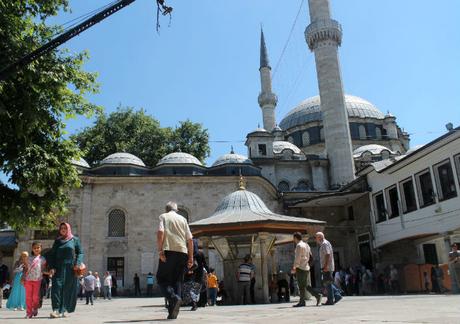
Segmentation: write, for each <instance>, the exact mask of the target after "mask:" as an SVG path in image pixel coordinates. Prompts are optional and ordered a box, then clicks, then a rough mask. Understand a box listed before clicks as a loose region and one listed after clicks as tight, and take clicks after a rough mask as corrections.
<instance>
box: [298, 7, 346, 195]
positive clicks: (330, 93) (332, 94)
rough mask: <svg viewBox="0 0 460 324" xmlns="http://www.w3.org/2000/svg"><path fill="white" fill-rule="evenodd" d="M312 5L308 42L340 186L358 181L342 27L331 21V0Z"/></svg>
mask: <svg viewBox="0 0 460 324" xmlns="http://www.w3.org/2000/svg"><path fill="white" fill-rule="evenodd" d="M308 4H309V7H310V20H311V23H310V25H309V26H308V27H307V29H306V30H305V39H306V41H307V44H308V47H309V48H310V50H311V51H313V52H314V53H315V61H316V73H317V75H318V87H319V95H320V98H321V112H322V116H323V126H324V138H325V141H326V152H327V156H328V159H329V163H330V184H331V186H332V187H336V186H340V185H343V184H345V183H348V182H350V181H352V180H353V179H354V178H355V175H354V172H355V171H354V161H353V154H352V145H351V136H350V128H349V124H348V114H347V111H346V107H345V98H344V92H343V85H342V76H341V72H340V63H339V56H338V47H339V46H340V44H341V42H342V27H341V26H340V24H339V23H338V22H337V21H335V20H333V19H331V12H330V7H329V0H309V1H308Z"/></svg>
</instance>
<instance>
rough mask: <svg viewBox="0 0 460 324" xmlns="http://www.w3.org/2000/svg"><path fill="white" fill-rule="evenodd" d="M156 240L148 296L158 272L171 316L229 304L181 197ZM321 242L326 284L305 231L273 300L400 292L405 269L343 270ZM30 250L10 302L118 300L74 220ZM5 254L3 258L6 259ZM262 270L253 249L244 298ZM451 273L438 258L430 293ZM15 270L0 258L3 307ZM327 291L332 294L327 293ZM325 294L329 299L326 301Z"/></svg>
mask: <svg viewBox="0 0 460 324" xmlns="http://www.w3.org/2000/svg"><path fill="white" fill-rule="evenodd" d="M159 219H160V222H159V227H158V231H157V246H158V254H159V265H158V270H157V273H156V278H155V276H154V275H153V274H152V273H149V274H148V275H147V289H146V295H147V296H152V295H153V288H154V284H155V279H156V280H157V283H158V286H159V288H160V291H161V293H162V294H163V296H164V297H165V306H166V308H167V309H168V319H175V318H177V316H178V313H179V310H180V307H181V306H183V305H188V306H191V310H192V311H196V310H197V309H198V307H205V306H208V305H209V306H214V305H216V304H219V302H220V303H222V304H225V303H226V300H227V298H229V294H228V293H227V291H226V289H225V286H224V282H223V281H219V280H218V278H217V275H216V272H215V269H213V268H210V267H208V265H207V264H206V258H205V256H204V254H203V252H202V251H201V250H200V249H199V247H198V241H197V240H196V239H193V238H192V234H191V232H190V229H189V226H188V224H187V221H186V219H185V218H184V217H182V216H180V215H179V214H178V213H177V204H176V203H174V202H169V203H168V204H167V205H166V212H165V213H164V214H162V215H160V217H159ZM315 239H316V242H317V245H318V247H319V250H318V251H319V260H318V261H319V264H320V267H321V269H320V270H321V286H322V289H320V290H316V289H314V288H313V287H312V285H311V277H310V271H311V270H312V267H313V264H314V262H313V256H312V252H311V248H310V246H309V245H308V243H307V242H305V241H304V240H303V239H302V234H301V233H299V232H297V233H294V234H293V242H294V244H295V250H294V254H295V257H294V261H293V265H292V268H291V270H290V273H283V272H280V273H278V274H277V275H273V276H272V278H271V281H270V284H269V293H270V299H271V301H272V302H274V301H275V300H276V301H278V302H280V301H283V300H284V301H289V297H290V295H292V294H296V295H297V294H298V295H299V296H300V298H299V302H298V303H296V304H294V305H293V307H303V306H305V305H306V301H307V300H308V299H310V296H313V297H314V298H315V300H316V305H317V306H319V305H321V304H322V305H335V304H336V303H338V302H339V301H340V300H341V299H342V296H343V295H348V296H351V295H371V294H377V293H378V294H385V293H391V294H398V293H400V292H401V288H400V274H399V271H398V269H397V268H396V267H395V266H393V265H390V266H389V267H388V268H385V269H383V270H380V271H377V270H371V269H369V268H366V267H365V266H362V265H360V266H355V267H348V268H347V269H336V267H335V264H334V254H333V247H332V245H331V243H330V242H329V241H328V240H326V238H325V235H324V233H322V232H318V233H316V235H315ZM31 250H32V251H31V253H30V254H29V253H28V252H27V251H23V252H22V253H21V255H20V257H19V259H18V260H17V261H16V263H15V264H14V269H13V274H14V278H13V279H12V281H11V289H10V293H9V298H8V302H7V304H6V306H7V308H9V309H12V310H22V311H24V310H25V311H26V318H33V317H35V316H37V314H38V310H39V309H40V308H41V306H42V301H43V298H50V297H51V305H52V312H51V314H50V317H51V318H59V317H65V316H66V314H68V313H72V312H74V311H75V307H76V303H77V298H78V297H80V299H81V300H83V298H85V299H86V305H94V300H96V299H97V298H101V297H103V298H104V299H109V300H110V299H112V295H115V294H116V288H117V287H116V285H117V280H116V278H114V277H113V275H112V274H111V273H110V272H108V271H107V272H105V274H104V275H103V277H102V278H101V277H99V274H98V273H97V272H94V274H93V272H92V271H88V272H87V273H86V266H85V265H84V264H83V251H82V248H81V244H80V240H79V239H78V238H77V237H75V236H73V234H72V230H71V227H70V225H69V224H68V223H61V224H60V225H59V236H58V238H57V239H56V240H55V241H54V244H53V246H52V248H51V249H50V250H49V251H48V252H46V253H44V255H42V245H41V244H40V242H34V243H33V244H32V249H31ZM0 261H1V260H0ZM449 262H450V263H451V265H452V268H453V269H454V271H455V274H456V275H457V277H456V278H457V280H458V279H459V278H460V252H459V251H458V247H457V245H456V244H453V245H452V251H451V252H450V253H449ZM255 273H256V269H255V265H254V264H253V262H252V258H251V255H246V256H245V257H244V260H243V262H242V263H241V264H240V265H239V267H238V269H237V271H236V276H235V280H236V282H237V303H239V304H249V303H252V304H254V303H255V294H254V287H255V283H256V275H255ZM443 280H444V272H443V270H442V269H441V268H440V267H439V266H438V265H433V266H432V267H431V269H430V271H429V272H428V271H425V272H424V273H423V281H424V287H425V292H434V293H444V292H445V291H446V288H445V287H444V286H443ZM8 286H10V283H9V272H8V268H7V267H6V265H4V264H1V262H0V288H2V289H1V290H0V308H1V306H2V296H3V290H4V289H6V288H9V287H8ZM133 286H134V291H133V293H134V296H140V295H141V289H140V278H139V276H138V275H137V273H136V274H135V275H134V278H133ZM323 298H326V299H325V300H323ZM322 301H324V302H323V303H322Z"/></svg>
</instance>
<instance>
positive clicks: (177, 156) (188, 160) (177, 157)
mask: <svg viewBox="0 0 460 324" xmlns="http://www.w3.org/2000/svg"><path fill="white" fill-rule="evenodd" d="M164 164H197V165H202V164H201V162H200V160H198V159H197V158H196V157H194V156H193V155H191V154H188V153H183V152H175V153H171V154H168V155H166V156H164V157H163V158H162V159H161V160H160V161H159V162H158V163H157V165H164Z"/></svg>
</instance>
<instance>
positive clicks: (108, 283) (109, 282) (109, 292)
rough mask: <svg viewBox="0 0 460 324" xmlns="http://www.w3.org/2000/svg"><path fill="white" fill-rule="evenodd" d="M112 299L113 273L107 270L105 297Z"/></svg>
mask: <svg viewBox="0 0 460 324" xmlns="http://www.w3.org/2000/svg"><path fill="white" fill-rule="evenodd" d="M106 298H108V299H109V300H111V299H112V275H111V274H110V272H108V271H106V272H105V276H104V299H106Z"/></svg>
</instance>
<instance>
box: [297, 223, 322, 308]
mask: <svg viewBox="0 0 460 324" xmlns="http://www.w3.org/2000/svg"><path fill="white" fill-rule="evenodd" d="M293 239H294V243H295V244H296V247H295V259H294V264H293V266H292V270H291V273H292V274H295V275H296V277H297V282H298V284H299V292H300V300H299V303H298V304H296V305H294V306H293V307H302V306H305V297H306V292H307V291H308V292H309V293H310V294H312V296H314V297H315V298H316V306H318V305H319V304H320V303H321V294H319V293H318V292H316V291H314V290H313V288H312V287H311V286H310V285H308V277H309V276H310V265H309V264H308V261H309V260H310V258H311V250H310V246H309V245H308V243H306V242H304V241H302V234H300V233H299V232H296V233H294V235H293Z"/></svg>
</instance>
